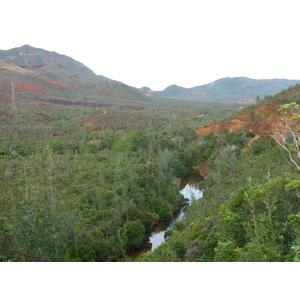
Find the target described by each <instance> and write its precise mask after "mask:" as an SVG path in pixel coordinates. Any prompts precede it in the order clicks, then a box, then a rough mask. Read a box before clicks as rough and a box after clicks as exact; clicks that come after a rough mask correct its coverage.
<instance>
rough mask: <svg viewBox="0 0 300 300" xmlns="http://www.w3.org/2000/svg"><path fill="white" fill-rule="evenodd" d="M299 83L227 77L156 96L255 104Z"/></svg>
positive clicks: (167, 91)
mask: <svg viewBox="0 0 300 300" xmlns="http://www.w3.org/2000/svg"><path fill="white" fill-rule="evenodd" d="M298 83H300V80H287V79H262V80H257V79H251V78H246V77H233V78H230V77H227V78H222V79H219V80H216V81H214V82H212V83H209V84H205V85H201V86H196V87H192V88H183V87H180V86H177V85H172V86H169V87H167V88H166V89H165V90H163V91H160V92H155V93H154V95H156V96H159V97H171V98H177V99H183V100H211V101H216V100H218V101H237V102H244V103H252V104H253V103H255V100H256V99H257V97H260V98H264V97H265V96H267V95H274V94H276V93H279V92H280V91H282V90H284V89H286V88H288V87H290V86H292V85H295V84H298Z"/></svg>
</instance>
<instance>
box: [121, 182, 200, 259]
mask: <svg viewBox="0 0 300 300" xmlns="http://www.w3.org/2000/svg"><path fill="white" fill-rule="evenodd" d="M202 180H203V178H202V177H199V176H196V177H195V176H188V177H186V178H183V179H181V182H180V191H179V192H180V194H182V195H183V196H184V198H186V199H188V200H189V205H190V204H191V202H192V201H193V200H198V199H199V198H202V196H203V192H202V189H201V187H200V185H199V182H200V181H202ZM184 214H185V210H184V206H183V207H181V208H179V209H178V210H177V211H175V212H174V213H173V217H172V218H171V219H170V220H166V221H161V222H159V223H158V224H156V225H155V226H154V227H153V230H152V233H151V235H150V236H149V237H148V239H147V240H146V241H145V242H144V244H143V246H142V249H136V250H132V251H130V252H128V253H127V255H128V256H129V257H130V258H131V259H132V260H135V258H136V257H137V256H138V255H139V254H141V253H143V252H148V251H152V250H154V249H155V248H156V247H158V246H159V245H160V244H162V243H163V242H164V241H165V237H164V235H165V232H166V231H168V230H170V229H171V228H172V227H173V226H174V224H175V223H176V222H178V221H180V220H181V219H182V218H183V216H184Z"/></svg>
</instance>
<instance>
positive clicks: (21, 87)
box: [14, 80, 49, 95]
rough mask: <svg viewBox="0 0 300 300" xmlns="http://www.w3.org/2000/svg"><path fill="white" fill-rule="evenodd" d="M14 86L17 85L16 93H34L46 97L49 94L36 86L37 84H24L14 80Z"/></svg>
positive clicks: (44, 89)
mask: <svg viewBox="0 0 300 300" xmlns="http://www.w3.org/2000/svg"><path fill="white" fill-rule="evenodd" d="M14 84H15V91H16V92H19V93H22V92H34V93H38V94H42V95H46V94H48V93H49V91H48V90H47V89H46V88H44V87H42V86H40V85H38V84H36V83H29V82H24V81H21V80H14Z"/></svg>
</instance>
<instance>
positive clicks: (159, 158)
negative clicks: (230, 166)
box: [0, 99, 236, 262]
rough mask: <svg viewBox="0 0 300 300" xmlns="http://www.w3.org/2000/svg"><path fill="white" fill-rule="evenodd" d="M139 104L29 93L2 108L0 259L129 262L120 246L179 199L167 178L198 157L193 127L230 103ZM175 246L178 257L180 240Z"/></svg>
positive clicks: (137, 242) (136, 238)
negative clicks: (96, 104)
mask: <svg viewBox="0 0 300 300" xmlns="http://www.w3.org/2000/svg"><path fill="white" fill-rule="evenodd" d="M123 103H124V104H129V103H130V104H132V103H131V102H130V100H129V101H128V102H127V103H126V101H125V100H124V101H123ZM144 106H145V107H147V110H143V111H135V110H120V109H119V108H118V107H105V108H92V107H82V106H61V105H53V104H47V105H46V104H43V103H42V104H41V105H40V104H39V102H38V101H34V100H30V99H27V100H21V101H19V102H18V103H17V110H16V111H15V112H11V111H10V107H9V105H6V106H5V105H3V106H2V110H1V112H2V114H1V117H0V127H1V139H0V189H1V195H0V218H1V219H0V226H1V234H0V259H1V261H83V262H85V261H115V260H117V261H119V260H127V259H128V258H127V256H126V253H127V251H128V250H130V249H134V248H138V247H140V246H141V244H142V243H143V241H144V239H145V238H146V237H147V234H149V233H150V232H151V229H152V227H153V226H154V225H155V224H156V223H157V222H158V221H159V220H164V219H166V218H169V217H170V216H171V214H172V212H174V211H175V210H176V209H178V207H180V206H181V205H182V203H183V202H184V199H183V197H182V196H181V195H180V194H179V192H178V187H177V186H176V185H175V184H174V183H173V180H174V179H175V178H176V177H178V176H179V177H183V176H185V175H186V174H187V172H188V170H189V169H190V168H191V167H193V166H194V165H195V164H196V163H197V162H198V160H199V155H200V148H201V147H200V146H199V147H198V146H197V147H195V146H194V143H195V141H196V139H197V138H198V136H197V135H196V134H195V129H196V128H198V127H200V126H203V125H206V124H209V123H211V122H214V121H216V120H217V119H218V116H219V115H220V113H221V111H222V112H223V111H226V113H227V114H229V113H232V112H233V111H235V110H236V107H235V106H234V105H227V106H224V105H219V104H214V103H212V104H210V105H204V104H199V103H196V102H188V103H183V102H180V101H176V100H170V101H169V100H160V101H158V100H157V101H152V102H150V101H149V102H147V103H144ZM203 111H205V113H206V114H207V115H206V116H205V117H203V118H197V116H198V114H200V113H202V112H203ZM91 120H92V121H91ZM91 129H95V130H92V131H91ZM173 248H174V251H175V252H176V255H177V256H178V257H182V255H183V248H182V245H180V244H178V243H175V244H174V245H173Z"/></svg>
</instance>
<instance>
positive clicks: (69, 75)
mask: <svg viewBox="0 0 300 300" xmlns="http://www.w3.org/2000/svg"><path fill="white" fill-rule="evenodd" d="M0 75H1V79H0V100H1V102H3V101H4V102H5V101H7V100H8V99H9V98H10V94H11V82H12V81H14V84H15V89H16V93H17V94H16V97H17V101H18V100H19V99H22V98H28V97H29V96H30V97H31V98H35V99H38V100H48V99H56V100H57V99H59V100H70V101H82V100H90V101H92V102H103V101H108V102H110V101H116V100H118V99H119V100H120V99H133V100H141V99H144V97H145V96H144V95H143V94H142V93H141V92H139V91H138V90H137V89H134V88H131V87H129V86H127V85H125V84H123V83H121V82H118V81H114V80H111V79H109V78H106V77H104V76H99V75H96V74H95V73H94V72H93V71H92V70H90V69H89V68H87V67H86V66H84V65H83V64H82V63H80V62H78V61H76V60H74V59H72V58H71V57H68V56H65V55H61V54H58V53H56V52H50V51H46V50H43V49H38V48H34V47H31V46H29V45H24V46H22V47H19V48H14V49H10V50H7V51H4V50H1V51H0Z"/></svg>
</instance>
